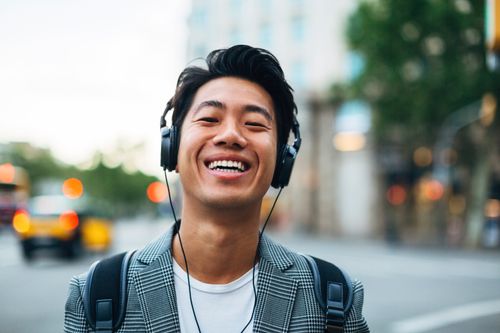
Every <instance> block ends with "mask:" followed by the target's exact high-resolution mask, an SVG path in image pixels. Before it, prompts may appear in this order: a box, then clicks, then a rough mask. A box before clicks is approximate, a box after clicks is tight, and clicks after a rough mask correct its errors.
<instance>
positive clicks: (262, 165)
mask: <svg viewBox="0 0 500 333" xmlns="http://www.w3.org/2000/svg"><path fill="white" fill-rule="evenodd" d="M276 146H277V128H276V119H275V112H274V106H273V101H272V98H271V96H270V95H269V94H268V93H267V92H266V91H265V90H264V89H263V88H262V87H261V86H259V85H258V84H255V83H253V82H250V81H247V80H244V79H239V78H234V77H223V78H218V79H214V80H211V81H209V82H207V83H206V84H204V85H203V86H201V87H200V88H199V89H198V91H197V93H196V95H195V97H194V100H193V103H192V105H191V108H190V109H189V111H188V114H187V115H186V118H185V119H184V122H183V125H182V128H181V140H180V146H179V156H178V171H179V174H180V177H181V181H182V184H183V188H184V192H185V195H186V199H193V200H197V201H199V202H200V203H202V204H204V205H207V206H212V207H218V208H230V207H243V206H247V205H251V204H258V205H260V201H261V199H262V197H263V196H264V194H265V193H266V191H267V190H268V188H269V185H270V183H271V180H272V177H273V173H274V167H275V164H276ZM259 207H260V206H259Z"/></svg>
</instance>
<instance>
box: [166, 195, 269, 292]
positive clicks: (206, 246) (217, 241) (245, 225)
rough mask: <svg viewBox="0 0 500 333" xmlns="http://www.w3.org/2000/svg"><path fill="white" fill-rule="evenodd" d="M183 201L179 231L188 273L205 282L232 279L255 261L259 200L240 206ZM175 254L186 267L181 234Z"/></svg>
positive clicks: (175, 247)
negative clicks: (222, 207)
mask: <svg viewBox="0 0 500 333" xmlns="http://www.w3.org/2000/svg"><path fill="white" fill-rule="evenodd" d="M195 206H196V205H193V204H191V203H190V202H189V201H185V202H184V206H183V210H182V223H181V226H180V230H179V234H180V237H181V239H182V244H183V247H184V253H185V255H186V259H187V262H188V265H189V267H188V268H189V274H190V275H191V276H193V277H194V278H196V279H197V280H200V281H203V282H205V283H214V284H223V283H228V282H231V281H233V280H235V279H237V278H238V277H240V276H242V275H243V274H245V273H246V272H248V271H249V270H250V269H251V268H252V267H253V265H254V262H255V256H256V251H257V244H258V238H259V222H260V203H258V204H256V205H254V207H248V208H241V207H239V208H238V209H226V208H224V209H221V208H216V209H207V208H206V207H195ZM172 251H173V257H174V259H175V261H176V262H177V263H178V264H179V265H180V266H181V267H182V268H183V269H184V270H186V263H185V261H184V256H183V253H182V249H181V246H180V240H179V235H176V237H175V238H174V240H173V244H172Z"/></svg>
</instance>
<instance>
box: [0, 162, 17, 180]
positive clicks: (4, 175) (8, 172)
mask: <svg viewBox="0 0 500 333" xmlns="http://www.w3.org/2000/svg"><path fill="white" fill-rule="evenodd" d="M15 175H16V169H15V168H14V166H13V165H12V164H10V163H4V164H0V183H12V182H13V181H14V177H15Z"/></svg>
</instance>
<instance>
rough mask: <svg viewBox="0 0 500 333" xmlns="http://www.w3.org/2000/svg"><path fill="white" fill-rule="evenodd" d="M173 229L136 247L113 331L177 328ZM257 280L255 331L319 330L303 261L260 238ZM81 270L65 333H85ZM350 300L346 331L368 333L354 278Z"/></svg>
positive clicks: (321, 318) (321, 327)
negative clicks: (119, 322)
mask: <svg viewBox="0 0 500 333" xmlns="http://www.w3.org/2000/svg"><path fill="white" fill-rule="evenodd" d="M172 236H173V228H170V230H169V231H168V232H167V233H165V234H164V235H163V236H161V237H160V238H159V239H157V240H156V241H153V242H152V243H150V244H149V245H147V246H146V247H145V248H143V249H142V250H140V251H137V252H136V253H135V255H134V257H133V258H132V261H131V264H130V269H129V272H128V282H129V284H128V302H127V309H126V315H125V320H124V322H123V325H122V326H121V328H120V329H119V330H118V332H120V333H126V332H127V333H128V332H148V333H153V332H155V333H159V332H177V333H179V332H180V328H179V318H178V314H177V302H176V298H175V290H174V273H173V269H172V255H171V248H170V246H171V242H172ZM258 274H259V275H258V280H257V295H258V297H257V305H256V309H255V317H254V332H261V333H264V332H266V333H267V332H269V333H271V332H276V333H277V332H318V333H319V332H321V333H322V332H324V327H325V324H324V323H325V316H324V313H323V310H322V309H321V307H320V306H319V305H318V303H317V301H316V298H315V296H314V288H313V277H312V273H311V272H310V270H309V266H308V265H307V263H306V261H305V259H304V258H303V257H302V256H300V255H298V254H296V253H294V252H292V251H290V250H288V249H286V248H285V247H283V246H281V245H279V244H277V243H275V242H273V241H272V240H270V239H269V238H268V237H266V236H264V237H263V238H262V243H261V259H260V262H259V271H258ZM85 280H86V274H82V275H79V276H75V277H73V278H72V279H71V282H70V286H69V294H68V298H67V301H66V309H65V320H64V332H68V333H84V332H85V333H87V332H92V329H90V328H89V326H88V325H87V323H86V320H85V315H84V309H83V302H82V297H83V290H84V289H85V288H84V287H85ZM353 288H354V299H353V306H352V309H351V311H350V312H349V313H348V314H347V321H346V327H345V332H346V333H351V332H352V333H354V332H360V333H365V332H369V329H368V326H367V324H366V321H365V319H364V318H363V315H362V312H361V310H362V307H363V286H362V284H361V283H360V282H359V281H354V282H353Z"/></svg>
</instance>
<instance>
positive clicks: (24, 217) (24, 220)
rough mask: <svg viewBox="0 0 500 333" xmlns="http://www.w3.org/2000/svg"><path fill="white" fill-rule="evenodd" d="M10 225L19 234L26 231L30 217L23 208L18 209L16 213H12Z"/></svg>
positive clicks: (28, 227)
mask: <svg viewBox="0 0 500 333" xmlns="http://www.w3.org/2000/svg"><path fill="white" fill-rule="evenodd" d="M12 226H13V227H14V230H15V231H17V232H18V233H20V234H22V233H25V232H28V230H29V229H30V218H29V215H28V213H27V212H26V211H24V210H18V211H17V212H16V214H14V219H13V220H12Z"/></svg>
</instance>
